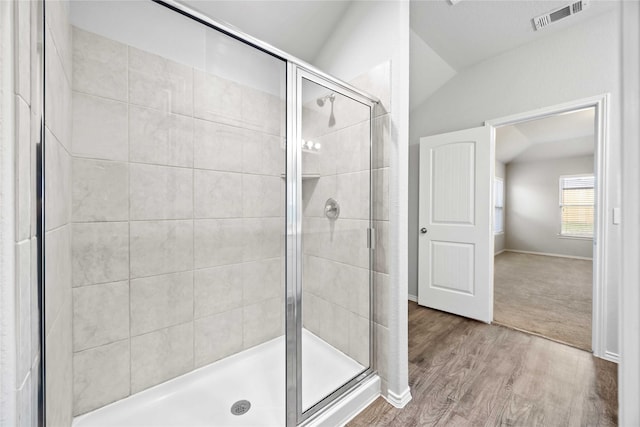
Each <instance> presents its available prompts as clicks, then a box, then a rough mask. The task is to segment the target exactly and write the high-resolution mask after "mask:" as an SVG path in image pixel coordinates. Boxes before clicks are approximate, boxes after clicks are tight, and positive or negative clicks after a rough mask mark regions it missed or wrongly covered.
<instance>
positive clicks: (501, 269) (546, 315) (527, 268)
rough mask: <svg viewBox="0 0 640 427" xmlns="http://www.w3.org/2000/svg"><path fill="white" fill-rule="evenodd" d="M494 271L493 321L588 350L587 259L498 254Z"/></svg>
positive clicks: (589, 290)
mask: <svg viewBox="0 0 640 427" xmlns="http://www.w3.org/2000/svg"><path fill="white" fill-rule="evenodd" d="M494 271H495V273H494V314H493V318H494V321H495V322H496V323H499V324H502V325H505V326H509V327H513V328H517V329H521V330H524V331H528V332H533V333H535V334H539V335H542V336H544V337H547V338H550V339H552V340H556V341H560V342H563V343H567V344H570V345H573V346H575V347H578V348H581V349H584V350H588V351H591V310H592V307H591V294H592V280H593V279H592V271H593V264H592V262H591V261H585V260H578V259H570V258H559V257H549V256H541V255H529V254H520V253H514V252H503V253H501V254H500V255H498V256H496V257H495V270H494Z"/></svg>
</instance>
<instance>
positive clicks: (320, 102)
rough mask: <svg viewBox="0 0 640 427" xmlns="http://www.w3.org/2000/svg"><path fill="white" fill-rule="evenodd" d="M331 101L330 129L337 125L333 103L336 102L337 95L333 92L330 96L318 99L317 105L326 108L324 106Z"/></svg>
mask: <svg viewBox="0 0 640 427" xmlns="http://www.w3.org/2000/svg"><path fill="white" fill-rule="evenodd" d="M327 100H329V102H331V114H330V115H329V127H333V126H335V124H336V116H334V115H333V101H335V100H336V94H335V93H333V92H331V93H330V94H329V95H326V96H323V97H322V98H318V99H316V104H318V106H319V107H324V104H325V103H326V102H327Z"/></svg>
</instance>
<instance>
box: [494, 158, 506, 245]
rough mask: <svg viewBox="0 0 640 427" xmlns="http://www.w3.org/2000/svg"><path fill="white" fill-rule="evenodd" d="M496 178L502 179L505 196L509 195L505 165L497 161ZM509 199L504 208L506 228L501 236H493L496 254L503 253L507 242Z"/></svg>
mask: <svg viewBox="0 0 640 427" xmlns="http://www.w3.org/2000/svg"><path fill="white" fill-rule="evenodd" d="M495 176H496V177H497V178H502V181H503V182H504V191H505V194H506V193H507V180H506V179H505V177H506V171H505V164H504V163H502V162H500V161H498V160H496V173H495ZM506 205H507V198H506V197H505V198H504V207H503V208H502V215H503V218H504V225H505V227H503V231H502V233H500V234H494V236H493V244H494V252H495V253H498V252H500V251H503V250H504V248H505V245H504V242H505V237H506V224H507V220H506V215H507V206H506Z"/></svg>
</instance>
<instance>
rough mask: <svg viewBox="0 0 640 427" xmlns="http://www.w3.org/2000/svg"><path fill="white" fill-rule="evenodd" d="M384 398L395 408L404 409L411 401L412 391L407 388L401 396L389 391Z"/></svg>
mask: <svg viewBox="0 0 640 427" xmlns="http://www.w3.org/2000/svg"><path fill="white" fill-rule="evenodd" d="M382 397H384V400H386V401H387V402H389V403H390V404H391V405H393V407H394V408H398V409H402V408H404V407H405V406H406V405H407V403H409V402H410V401H411V389H410V388H409V387H407V388H406V389H405V390H404V391H403V392H402V393H401V394H396V393H394V392H392V391H391V390H389V391H388V392H387V395H386V396H382Z"/></svg>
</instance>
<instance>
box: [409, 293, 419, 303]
mask: <svg viewBox="0 0 640 427" xmlns="http://www.w3.org/2000/svg"><path fill="white" fill-rule="evenodd" d="M409 301H413V302H418V296H417V295H411V294H409Z"/></svg>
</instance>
